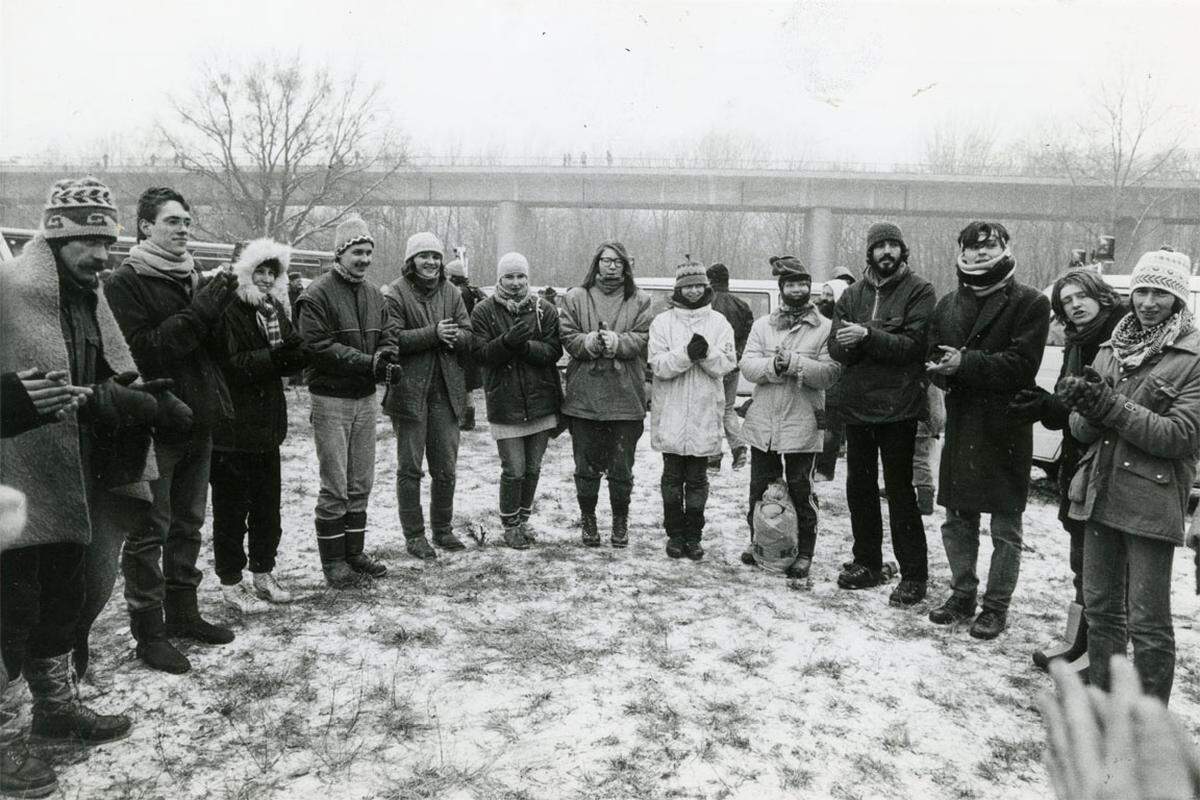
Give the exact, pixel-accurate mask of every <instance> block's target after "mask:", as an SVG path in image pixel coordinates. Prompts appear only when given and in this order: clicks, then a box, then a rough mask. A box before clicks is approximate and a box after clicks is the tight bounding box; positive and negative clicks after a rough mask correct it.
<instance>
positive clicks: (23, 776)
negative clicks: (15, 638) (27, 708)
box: [0, 667, 58, 797]
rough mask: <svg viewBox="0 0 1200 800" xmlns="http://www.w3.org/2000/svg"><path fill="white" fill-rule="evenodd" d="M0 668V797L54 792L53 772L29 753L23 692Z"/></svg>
mask: <svg viewBox="0 0 1200 800" xmlns="http://www.w3.org/2000/svg"><path fill="white" fill-rule="evenodd" d="M3 669H4V668H3V667H0V795H3V796H4V797H46V796H48V795H50V794H53V793H54V791H55V790H56V789H58V779H57V778H56V777H55V775H54V770H53V769H51V768H50V765H49V764H47V763H46V762H45V761H43V760H42V759H40V758H38V757H37V756H35V755H33V754H32V753H30V752H29V748H28V747H27V746H26V744H25V730H24V725H23V724H22V720H21V711H22V709H23V706H24V698H23V697H22V695H23V692H20V691H18V687H16V686H14V685H13V684H12V683H11V682H9V681H8V676H7V674H5V673H4V672H3Z"/></svg>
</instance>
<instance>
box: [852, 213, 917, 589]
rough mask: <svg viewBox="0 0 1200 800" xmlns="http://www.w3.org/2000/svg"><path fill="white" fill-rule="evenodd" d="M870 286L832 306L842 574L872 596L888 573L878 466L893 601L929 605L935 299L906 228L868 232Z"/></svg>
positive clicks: (860, 285) (866, 277) (887, 226)
mask: <svg viewBox="0 0 1200 800" xmlns="http://www.w3.org/2000/svg"><path fill="white" fill-rule="evenodd" d="M866 262H867V266H866V269H865V270H863V279H862V280H861V281H858V282H856V283H854V284H853V285H852V286H850V288H848V289H846V291H845V292H843V293H842V296H841V297H840V298H839V299H838V301H837V304H836V305H835V306H834V312H833V333H832V334H831V335H830V339H829V352H830V355H832V356H833V357H834V358H835V359H836V360H837V361H839V362H840V363H841V364H842V365H843V367H845V371H844V372H843V374H842V377H841V378H840V379H839V381H838V388H837V395H838V400H839V406H838V408H839V413H840V416H841V418H842V419H843V420H844V421H845V424H846V503H847V505H849V507H850V527H851V529H852V531H853V535H854V554H853V560H852V561H851V562H850V563H849V564H847V565H846V567H845V569H843V570H842V572H841V574H840V575H838V586H839V587H841V588H843V589H866V588H869V587H872V586H878V585H879V584H881V583H883V582H884V581H885V580H886V576H885V575H884V573H883V516H882V513H881V510H880V499H879V488H878V487H879V463H880V461H882V462H883V485H884V488H885V490H886V492H887V501H888V518H889V520H890V525H891V531H892V551H893V552H894V553H895V555H896V560H897V561H898V562H899V564H900V583H899V584H898V585H897V586H896V588H895V589H894V590H893V591H892V593H891V596H890V597H889V598H888V602H889V603H891V604H892V605H896V606H912V605H915V604H917V603H919V602H921V601H922V600H924V599H925V593H926V590H927V583H928V580H929V558H928V549H927V546H926V542H925V523H924V521H923V520H922V519H921V512H920V511H919V510H918V508H917V495H916V490H915V489H914V488H913V448H914V447H915V441H916V435H917V422H918V421H919V420H921V419H926V418H928V415H929V409H928V407H927V405H926V396H925V386H926V378H925V370H924V366H923V364H924V358H925V345H926V336H927V334H928V328H929V317H930V314H931V313H932V312H933V303H934V292H933V286H931V285H930V283H929V281H927V280H925V279H924V278H921V277H919V276H918V275H917V274H916V273H915V272H913V271H912V269H911V268H910V267H909V265H908V245H907V244H905V242H904V234H903V233H902V232H901V230H900V228H899V227H898V226H896V225H894V224H892V223H890V222H877V223H875V224H874V225H872V226H871V227H870V229H869V230H868V231H867V242H866Z"/></svg>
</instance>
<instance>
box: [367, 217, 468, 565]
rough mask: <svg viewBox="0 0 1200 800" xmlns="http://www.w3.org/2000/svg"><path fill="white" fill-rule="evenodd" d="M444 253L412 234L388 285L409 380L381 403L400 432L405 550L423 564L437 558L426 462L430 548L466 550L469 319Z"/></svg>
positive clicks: (436, 243) (435, 242)
mask: <svg viewBox="0 0 1200 800" xmlns="http://www.w3.org/2000/svg"><path fill="white" fill-rule="evenodd" d="M442 252H443V250H442V242H441V240H440V239H438V237H437V236H435V235H433V234H432V233H429V232H422V233H414V234H413V235H412V236H410V237H408V243H407V244H406V245H405V248H404V267H403V269H402V271H401V274H400V277H399V278H397V279H396V280H394V281H392V282H391V283H390V284H388V286H387V290H388V291H387V301H388V310H389V313H390V314H391V317H392V320H393V321H394V322H395V323H396V325H397V328H398V330H397V333H396V345H397V347H398V348H399V351H400V364H401V366H402V367H403V368H404V379H403V382H402V383H401V384H400V385H399V386H397V387H395V388H394V389H392V390H389V391H388V393H387V395H386V396H385V397H384V398H383V410H384V411H385V412H386V413H387V415H388V416H389V417H391V419H392V430H394V431H395V433H396V501H397V504H398V505H399V509H400V526H401V527H402V528H403V529H404V540H405V548H406V549H407V550H408V552H409V553H410V554H411V555H413V556H415V557H417V558H419V559H422V560H425V561H431V560H433V559H436V558H437V551H436V550H434V549H433V547H431V546H430V544H429V540H428V539H426V538H425V516H424V514H423V513H422V511H421V478H422V477H423V476H424V474H425V473H424V472H422V471H421V466H422V463H423V462H425V461H426V460H427V461H428V463H429V483H430V486H429V526H430V528H431V530H432V534H433V537H432V538H433V544H435V545H437V546H438V547H440V548H442V549H443V550H446V551H447V552H455V551H458V550H463V549H464V548H465V545H464V544H463V543H462V541H460V540H459V538H458V537H457V536H455V535H454V530H453V528H452V524H453V522H454V487H455V483H456V480H457V468H458V442H459V425H460V424H461V422H462V420H463V417H464V414H465V410H466V405H467V379H466V372H465V370H464V369H463V362H462V358H463V357H464V355H465V356H466V357H468V358H469V357H470V350H471V344H472V339H471V319H470V317H468V316H467V305H466V303H465V302H464V301H463V296H462V292H460V291H459V290H458V287H456V286H455V285H454V284H452V283H450V281H448V280H447V279H446V270H445V268H444V267H443V266H442Z"/></svg>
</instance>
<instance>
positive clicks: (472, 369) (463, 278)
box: [446, 258, 487, 431]
mask: <svg viewBox="0 0 1200 800" xmlns="http://www.w3.org/2000/svg"><path fill="white" fill-rule="evenodd" d="M446 277H447V278H449V279H450V282H451V283H452V284H454V285H455V286H457V287H458V290H459V291H460V292H462V299H463V305H465V306H466V307H467V316H468V317H469V316H471V314H472V312H474V311H475V306H476V305H477V304H478V303H481V302H483V301H484V300H486V299H487V295H486V294H484V293H483V292H482V291H481V290H480V289H479V288H478V287H476V286H472V285H471V283H470V281H469V280H468V279H467V269H466V265H465V264H463V261H462V259H461V258H456V259H454V260H453V261H451V262H450V263H449V264H447V265H446ZM460 360H461V361H462V365H463V370H464V376H465V378H466V382H467V398H466V403H465V404H464V406H463V415H462V419H460V420H459V421H458V429H459V430H462V431H473V430H475V395H477V394H479V388H480V387H481V386H483V379H482V377H481V376H480V372H479V365H478V364H476V363H475V359H474V357H473V356H472V354H471V353H469V352H467V351H465V350H464V351H461V352H460Z"/></svg>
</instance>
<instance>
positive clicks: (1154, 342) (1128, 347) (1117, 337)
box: [1110, 308, 1192, 372]
mask: <svg viewBox="0 0 1200 800" xmlns="http://www.w3.org/2000/svg"><path fill="white" fill-rule="evenodd" d="M1191 330H1192V312H1190V311H1188V310H1187V309H1186V308H1185V309H1183V310H1182V311H1180V312H1179V313H1177V314H1172V315H1171V316H1169V317H1167V318H1166V319H1165V320H1163V321H1162V322H1160V323H1159V324H1157V325H1155V326H1154V327H1153V328H1143V327H1142V324H1141V323H1140V322H1138V319H1137V314H1134V313H1133V312H1130V313H1128V314H1126V315H1125V317H1124V318H1123V319H1122V320H1121V321H1120V322H1118V323H1117V327H1116V328H1114V329H1113V332H1112V339H1111V340H1110V341H1111V343H1112V349H1113V355H1114V356H1115V357H1116V359H1117V364H1118V365H1119V366H1120V368H1121V372H1133V371H1134V370H1135V369H1137V368H1138V367H1140V366H1141V365H1142V364H1144V363H1145V362H1146V361H1147V360H1150V359H1153V358H1154V357H1155V356H1157V355H1158V354H1159V353H1161V352H1162V351H1163V348H1165V347H1166V346H1167V345H1169V344H1173V343H1174V342H1175V341H1176V340H1177V339H1179V337H1180V336H1183V335H1184V334H1186V333H1190V332H1191Z"/></svg>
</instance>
